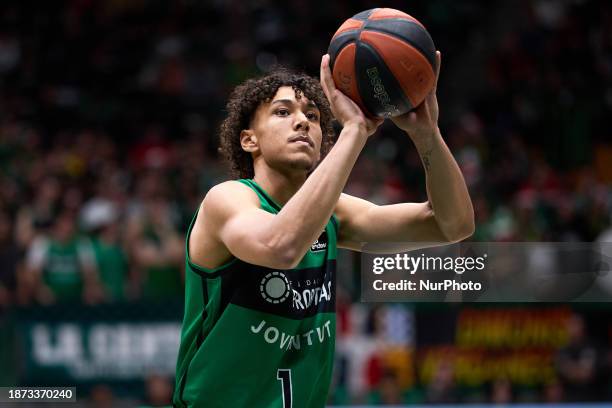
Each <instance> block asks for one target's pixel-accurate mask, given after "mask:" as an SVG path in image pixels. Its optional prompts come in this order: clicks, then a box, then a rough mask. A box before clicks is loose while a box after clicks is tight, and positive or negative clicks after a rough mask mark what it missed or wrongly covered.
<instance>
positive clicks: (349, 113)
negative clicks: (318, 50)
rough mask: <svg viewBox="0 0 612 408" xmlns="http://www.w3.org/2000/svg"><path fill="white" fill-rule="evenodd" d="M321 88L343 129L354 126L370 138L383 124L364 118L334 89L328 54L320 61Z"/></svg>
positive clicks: (340, 92)
mask: <svg viewBox="0 0 612 408" xmlns="http://www.w3.org/2000/svg"><path fill="white" fill-rule="evenodd" d="M321 87H322V88H323V92H324V93H325V96H326V97H327V100H328V101H329V104H330V107H331V110H332V113H333V114H334V117H335V118H336V120H337V121H338V122H340V124H341V125H342V126H343V127H345V126H349V125H356V126H358V127H359V129H363V131H364V132H365V133H366V134H367V135H368V136H371V135H373V134H374V133H375V132H376V129H378V127H379V126H380V124H381V123H383V119H370V118H368V117H366V116H365V115H364V114H363V112H362V111H361V109H360V108H359V106H358V105H357V104H356V103H355V102H353V101H352V100H351V99H350V98H349V97H348V96H346V95H345V94H344V93H342V91H340V90H339V89H337V88H336V84H335V83H334V78H333V77H332V73H331V69H330V68H329V55H328V54H325V55H324V56H323V58H322V59H321Z"/></svg>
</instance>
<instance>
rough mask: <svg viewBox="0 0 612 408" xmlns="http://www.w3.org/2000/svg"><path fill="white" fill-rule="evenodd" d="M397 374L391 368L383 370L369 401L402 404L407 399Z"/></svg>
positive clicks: (379, 403) (382, 403) (377, 403)
mask: <svg viewBox="0 0 612 408" xmlns="http://www.w3.org/2000/svg"><path fill="white" fill-rule="evenodd" d="M403 394H404V390H403V389H402V387H401V385H400V383H399V380H398V378H397V375H396V374H395V372H393V371H392V370H384V371H383V373H382V375H381V377H380V380H379V382H378V386H377V387H376V389H375V391H374V393H373V395H372V396H371V398H370V403H372V404H375V405H402V404H405V403H406V402H407V401H406V400H405V398H404V395H403Z"/></svg>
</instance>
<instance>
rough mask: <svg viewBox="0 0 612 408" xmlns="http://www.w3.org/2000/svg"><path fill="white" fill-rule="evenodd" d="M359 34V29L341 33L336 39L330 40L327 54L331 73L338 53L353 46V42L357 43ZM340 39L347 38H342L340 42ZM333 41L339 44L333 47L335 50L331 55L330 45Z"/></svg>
mask: <svg viewBox="0 0 612 408" xmlns="http://www.w3.org/2000/svg"><path fill="white" fill-rule="evenodd" d="M360 33H361V28H359V29H356V30H351V31H345V32H343V33H341V34H340V35H338V36H337V37H334V38H332V40H331V42H330V44H329V45H330V46H329V49H328V50H327V53H328V54H329V56H330V61H329V69H330V70H331V71H332V72H333V70H334V65H335V63H336V58H337V57H338V55H339V54H340V51H342V50H343V49H344V48H346V47H347V46H348V45H350V44H353V43H354V42H355V41H357V38H358V37H359V34H360ZM340 37H347V38H346V39H345V38H343V39H341V40H339V38H340ZM334 41H338V42H339V44H338V46H337V47H336V46H335V47H334V48H335V53H332V52H331V51H332V47H331V45H332V44H333V43H334Z"/></svg>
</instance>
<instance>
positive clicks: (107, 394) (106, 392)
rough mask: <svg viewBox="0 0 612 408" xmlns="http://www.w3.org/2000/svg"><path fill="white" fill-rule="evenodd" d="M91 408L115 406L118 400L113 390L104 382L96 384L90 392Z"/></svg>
mask: <svg viewBox="0 0 612 408" xmlns="http://www.w3.org/2000/svg"><path fill="white" fill-rule="evenodd" d="M89 401H90V404H89V407H90V408H115V407H116V406H117V401H116V399H115V395H114V394H113V390H112V389H111V388H110V387H109V386H108V385H104V384H100V385H96V386H94V387H93V388H92V389H91V391H90V392H89Z"/></svg>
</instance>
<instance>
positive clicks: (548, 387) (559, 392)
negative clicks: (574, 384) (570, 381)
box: [543, 379, 565, 404]
mask: <svg viewBox="0 0 612 408" xmlns="http://www.w3.org/2000/svg"><path fill="white" fill-rule="evenodd" d="M543 397H544V398H543V400H544V402H545V403H547V404H558V403H561V402H563V401H565V396H564V392H563V386H562V385H561V382H560V381H559V380H557V379H555V380H554V381H551V382H550V383H548V384H545V385H544V393H543Z"/></svg>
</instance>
